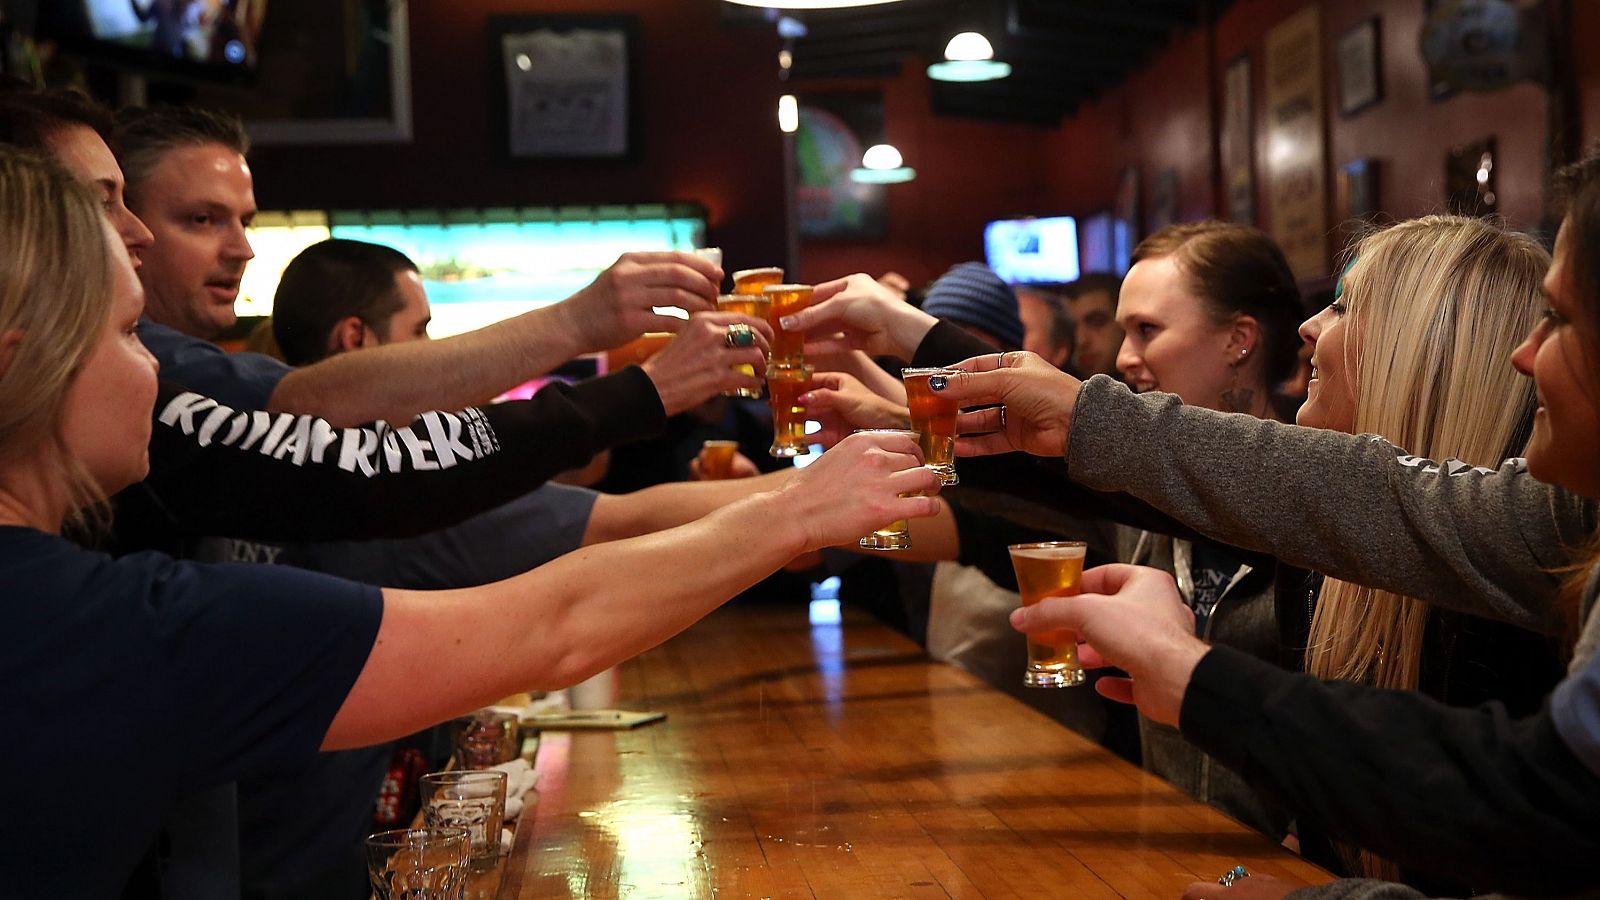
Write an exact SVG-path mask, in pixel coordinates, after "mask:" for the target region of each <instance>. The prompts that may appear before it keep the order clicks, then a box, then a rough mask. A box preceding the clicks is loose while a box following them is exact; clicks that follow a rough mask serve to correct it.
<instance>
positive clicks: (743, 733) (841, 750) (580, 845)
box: [499, 607, 1329, 900]
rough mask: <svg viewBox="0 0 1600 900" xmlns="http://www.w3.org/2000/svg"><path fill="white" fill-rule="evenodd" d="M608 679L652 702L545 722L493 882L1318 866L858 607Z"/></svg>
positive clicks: (1055, 877)
mask: <svg viewBox="0 0 1600 900" xmlns="http://www.w3.org/2000/svg"><path fill="white" fill-rule="evenodd" d="M1018 640H1021V637H1020V636H1019V637H1018ZM1018 677H1021V676H1020V673H1019V675H1018ZM617 687H618V691H619V697H618V700H617V706H618V707H619V708H624V709H635V710H660V711H663V712H666V713H667V720H666V721H665V722H660V723H657V724H653V725H646V726H643V727H641V728H638V729H636V730H633V731H623V732H571V733H553V732H547V733H546V734H545V735H544V739H543V741H542V743H541V746H540V750H539V756H538V762H537V768H538V769H539V771H540V773H541V777H540V781H539V788H538V793H537V797H536V798H535V797H531V796H530V798H529V799H530V802H532V803H533V808H532V809H530V810H528V811H527V812H525V813H524V814H523V821H522V822H521V823H520V825H519V828H518V831H517V839H516V844H515V849H514V850H513V851H512V855H511V856H510V857H509V859H506V860H503V861H502V867H503V878H502V880H501V884H500V891H499V896H500V897H501V898H533V897H617V896H624V897H713V896H715V897H719V898H735V897H818V898H835V897H863V898H876V897H1070V898H1096V897H1135V896H1139V897H1143V896H1149V897H1161V898H1165V900H1176V898H1177V897H1178V896H1179V895H1180V894H1181V892H1182V891H1183V889H1184V887H1185V886H1186V885H1188V884H1189V883H1190V882H1192V881H1196V880H1211V881H1214V880H1216V878H1217V876H1218V875H1220V874H1221V873H1222V872H1223V871H1225V870H1226V869H1229V868H1231V867H1232V866H1233V865H1235V864H1240V863H1242V864H1243V865H1245V866H1246V867H1248V868H1249V869H1250V871H1252V872H1262V873H1268V874H1272V875H1276V876H1278V877H1281V878H1285V879H1289V880H1292V881H1294V882H1295V883H1305V884H1310V883H1316V882H1320V881H1324V880H1327V878H1328V877H1329V876H1328V874H1327V873H1326V872H1324V871H1322V870H1321V869H1319V868H1317V867H1316V866H1313V865H1311V864H1309V863H1307V862H1304V861H1303V860H1301V859H1299V858H1298V857H1295V856H1293V855H1292V854H1290V853H1288V852H1286V851H1284V850H1283V849H1281V848H1279V847H1277V846H1276V845H1274V844H1273V843H1272V842H1270V841H1268V840H1266V839H1265V838H1263V837H1261V836H1260V835H1258V834H1256V833H1254V832H1252V831H1249V830H1248V829H1246V828H1244V827H1243V826H1241V825H1239V824H1238V823H1236V822H1234V821H1233V820H1231V819H1229V818H1227V817H1226V816H1224V815H1222V814H1221V813H1218V812H1217V811H1215V810H1213V809H1211V808H1209V807H1207V806H1205V805H1203V804H1200V803H1198V802H1196V801H1193V800H1191V799H1190V798H1188V797H1187V796H1185V795H1184V794H1182V793H1181V792H1179V791H1177V790H1176V789H1174V788H1172V787H1170V786H1168V785H1167V784H1166V783H1165V782H1163V781H1161V780H1160V779H1157V778H1155V777H1153V776H1150V775H1146V774H1145V773H1143V772H1141V771H1139V770H1138V769H1137V768H1135V767H1133V766H1130V765H1128V764H1127V763H1125V762H1123V761H1122V760H1120V759H1117V758H1115V757H1114V756H1112V755H1111V754H1110V753H1108V752H1106V751H1105V750H1103V749H1101V748H1100V747H1098V746H1097V745H1095V744H1093V743H1092V742H1089V741H1086V740H1084V739H1083V738H1080V737H1078V736H1077V735H1076V734H1074V733H1072V732H1070V731H1068V730H1067V729H1065V728H1063V727H1061V726H1059V725H1057V724H1056V723H1054V722H1053V721H1051V720H1049V719H1047V718H1046V717H1044V716H1042V715H1040V714H1038V713H1036V712H1034V711H1033V710H1031V709H1029V708H1028V707H1026V706H1024V705H1023V704H1021V703H1019V702H1017V701H1016V700H1014V699H1012V698H1010V697H1007V696H1005V695H1004V694H1001V693H999V692H997V691H995V690H992V689H990V688H989V687H987V686H986V685H984V684H982V683H981V682H980V681H978V680H977V679H976V678H974V677H972V676H971V675H968V674H967V673H965V672H963V671H961V670H959V669H956V668H954V667H951V666H946V665H943V664H940V663H935V662H930V661H929V660H928V659H927V658H926V657H925V656H923V655H922V653H921V652H920V651H919V650H918V648H917V647H916V646H915V645H914V644H913V643H911V642H910V641H908V640H907V639H905V638H904V637H902V636H900V635H899V634H897V633H895V632H893V631H891V630H889V629H888V628H886V627H884V626H882V625H880V624H878V623H877V622H876V621H874V620H871V619H869V618H866V617H857V616H852V615H849V614H847V615H846V617H845V622H844V624H843V625H831V626H830V625H821V626H815V627H813V626H812V625H810V624H808V622H807V621H806V612H805V609H804V608H803V607H802V608H798V609H791V608H781V609H779V608H731V609H725V610H722V611H719V612H717V613H714V614H713V615H712V616H711V617H710V618H708V619H706V620H705V621H703V622H701V623H700V624H698V625H696V626H694V627H693V628H691V629H689V630H688V631H686V632H684V633H683V634H682V635H679V636H678V637H676V638H674V639H672V640H671V641H669V642H667V643H666V644H665V645H664V646H662V647H660V648H658V649H656V650H653V651H650V652H648V653H645V654H644V655H642V656H640V657H639V658H638V659H635V660H633V661H631V662H629V663H627V664H625V665H623V666H622V667H621V668H620V669H619V670H618V674H617Z"/></svg>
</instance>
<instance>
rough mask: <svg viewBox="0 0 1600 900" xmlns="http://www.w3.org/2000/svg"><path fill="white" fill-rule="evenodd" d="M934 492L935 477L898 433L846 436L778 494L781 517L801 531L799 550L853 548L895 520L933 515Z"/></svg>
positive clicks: (913, 442)
mask: <svg viewBox="0 0 1600 900" xmlns="http://www.w3.org/2000/svg"><path fill="white" fill-rule="evenodd" d="M938 492H939V476H938V474H937V473H935V472H934V471H933V470H932V469H928V468H925V467H923V465H922V454H921V452H920V451H918V449H917V442H916V439H915V438H912V437H909V436H906V435H900V434H853V435H850V436H849V437H846V438H845V439H843V440H841V441H840V442H839V444H838V446H836V447H834V448H833V449H832V450H829V451H828V452H826V453H824V454H822V456H820V457H818V458H817V461H816V462H814V463H812V464H811V465H809V466H806V467H805V468H804V469H801V470H800V471H799V472H797V473H795V475H794V476H792V477H791V478H790V479H789V481H788V483H787V484H785V485H784V486H783V487H782V488H781V489H780V493H781V495H782V497H783V499H784V500H785V502H786V506H785V508H784V513H785V515H786V516H790V517H792V521H794V522H795V523H797V524H798V525H799V526H800V528H801V529H802V530H803V532H804V548H803V549H805V550H820V549H822V548H823V547H832V546H835V545H838V544H843V543H847V542H851V543H853V542H855V541H857V540H859V539H860V538H861V536H862V535H864V534H867V533H868V532H871V531H873V530H874V529H877V528H882V527H883V526H885V525H887V524H889V523H890V522H893V521H894V520H896V519H907V518H912V519H914V518H921V517H923V516H931V515H934V514H936V513H937V512H938V502H937V501H936V500H934V498H933V495H934V494H937V493H938ZM919 495H926V496H919Z"/></svg>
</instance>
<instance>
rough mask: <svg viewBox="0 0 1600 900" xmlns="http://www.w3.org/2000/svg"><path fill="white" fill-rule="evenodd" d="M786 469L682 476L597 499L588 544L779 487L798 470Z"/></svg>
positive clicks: (667, 524) (686, 518)
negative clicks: (722, 476)
mask: <svg viewBox="0 0 1600 900" xmlns="http://www.w3.org/2000/svg"><path fill="white" fill-rule="evenodd" d="M796 471H797V470H795V469H783V470H780V471H777V472H770V473H768V474H766V475H759V476H756V477H754V478H733V479H727V480H724V481H679V482H672V483H668V484H659V485H656V486H654V487H648V488H644V489H642V490H638V491H633V492H632V493H628V494H602V495H601V496H600V497H599V498H597V499H596V501H595V506H594V510H593V511H592V512H591V513H590V515H589V525H588V528H587V529H586V530H585V531H584V535H583V545H584V546H585V547H587V546H590V545H592V544H601V543H605V542H607V541H616V540H621V539H623V538H630V537H636V536H638V535H641V534H650V533H652V532H657V531H662V530H665V529H668V528H675V527H677V526H679V525H683V524H686V523H689V522H693V521H694V520H696V519H698V518H701V517H702V516H705V515H708V514H710V513H712V512H714V511H716V510H718V509H721V508H723V507H724V506H727V505H729V504H731V503H735V502H737V501H739V500H742V499H744V498H746V497H749V496H751V495H752V494H756V493H760V492H762V491H771V490H776V489H778V488H780V487H782V486H783V484H784V483H785V482H786V481H788V480H789V478H790V477H791V476H792V475H793V474H794V473H795V472H796Z"/></svg>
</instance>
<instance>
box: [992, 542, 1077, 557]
mask: <svg viewBox="0 0 1600 900" xmlns="http://www.w3.org/2000/svg"><path fill="white" fill-rule="evenodd" d="M1087 549H1088V548H1087V547H1084V546H1083V545H1082V544H1079V545H1077V546H1075V547H1028V548H1026V549H1012V550H1011V555H1012V556H1013V557H1021V558H1022V559H1082V558H1083V556H1084V553H1085V552H1086V551H1087Z"/></svg>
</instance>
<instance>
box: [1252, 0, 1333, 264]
mask: <svg viewBox="0 0 1600 900" xmlns="http://www.w3.org/2000/svg"><path fill="white" fill-rule="evenodd" d="M1263 59H1264V65H1263V68H1264V72H1265V75H1266V85H1267V91H1266V94H1267V123H1266V133H1267V145H1268V146H1269V147H1271V148H1272V152H1271V153H1270V154H1269V155H1268V157H1267V203H1268V213H1269V224H1270V226H1271V231H1272V236H1273V238H1274V239H1275V240H1276V241H1277V242H1278V246H1280V247H1282V248H1283V253H1284V256H1286V257H1288V259H1289V266H1290V268H1292V269H1293V270H1294V274H1295V277H1297V278H1313V277H1316V276H1318V275H1325V274H1327V272H1328V195H1327V177H1326V175H1325V174H1324V168H1325V166H1326V159H1327V135H1326V134H1325V133H1324V131H1323V125H1322V96H1323V94H1322V12H1321V8H1320V7H1318V6H1315V5H1313V6H1309V7H1307V8H1306V9H1304V10H1303V11H1301V12H1300V13H1297V14H1296V15H1294V16H1291V17H1290V18H1288V19H1285V20H1284V21H1283V22H1282V23H1280V24H1279V25H1277V26H1275V27H1274V28H1273V29H1272V30H1271V31H1269V32H1267V38H1266V50H1265V53H1264V54H1263Z"/></svg>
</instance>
